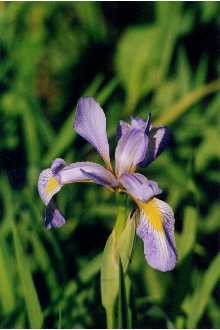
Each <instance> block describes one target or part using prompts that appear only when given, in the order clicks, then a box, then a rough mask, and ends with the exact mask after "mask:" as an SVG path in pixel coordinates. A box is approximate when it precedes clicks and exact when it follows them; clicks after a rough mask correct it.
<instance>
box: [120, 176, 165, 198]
mask: <svg viewBox="0 0 220 330" xmlns="http://www.w3.org/2000/svg"><path fill="white" fill-rule="evenodd" d="M120 183H121V184H122V185H123V187H124V188H125V189H126V191H127V193H128V194H129V195H131V196H132V197H133V198H134V199H135V200H136V199H138V200H140V201H143V202H146V201H148V200H149V199H150V198H152V197H154V196H156V195H159V194H161V193H162V190H161V189H160V188H159V187H158V184H157V183H156V182H155V181H152V180H148V179H147V178H146V177H145V176H144V175H142V174H140V173H133V174H130V173H124V174H122V176H121V177H120Z"/></svg>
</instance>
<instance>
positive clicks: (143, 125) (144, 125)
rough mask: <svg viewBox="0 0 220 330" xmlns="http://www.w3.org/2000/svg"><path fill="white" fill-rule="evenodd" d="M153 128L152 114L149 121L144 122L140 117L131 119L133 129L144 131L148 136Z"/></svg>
mask: <svg viewBox="0 0 220 330" xmlns="http://www.w3.org/2000/svg"><path fill="white" fill-rule="evenodd" d="M150 126H151V114H149V115H148V118H147V120H143V119H142V118H138V117H131V127H132V128H137V129H140V130H142V131H144V132H145V133H146V134H148V132H149V128H150Z"/></svg>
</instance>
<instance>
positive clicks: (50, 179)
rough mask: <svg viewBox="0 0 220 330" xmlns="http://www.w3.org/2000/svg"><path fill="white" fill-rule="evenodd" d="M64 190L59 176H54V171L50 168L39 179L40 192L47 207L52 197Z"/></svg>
mask: <svg viewBox="0 0 220 330" xmlns="http://www.w3.org/2000/svg"><path fill="white" fill-rule="evenodd" d="M61 188H62V185H61V184H60V182H59V179H58V177H57V176H55V175H54V174H53V171H52V170H51V169H50V168H48V169H46V170H43V171H42V172H41V173H40V176H39V179H38V192H39V195H40V197H41V199H42V200H43V202H44V203H45V205H47V204H48V203H49V202H50V200H51V199H52V197H53V196H54V195H55V194H56V193H57V192H58V191H59V190H60V189H61Z"/></svg>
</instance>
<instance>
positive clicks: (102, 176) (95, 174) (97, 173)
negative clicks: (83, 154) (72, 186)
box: [58, 162, 117, 187]
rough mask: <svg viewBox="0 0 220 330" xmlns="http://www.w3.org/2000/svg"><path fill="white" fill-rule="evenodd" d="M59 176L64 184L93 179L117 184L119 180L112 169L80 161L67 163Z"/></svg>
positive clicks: (112, 184) (96, 181) (108, 183)
mask: <svg viewBox="0 0 220 330" xmlns="http://www.w3.org/2000/svg"><path fill="white" fill-rule="evenodd" d="M58 177H59V181H60V183H61V184H62V185H64V184H68V183H74V182H83V181H91V182H94V183H97V184H101V185H103V186H109V187H115V186H117V180H116V178H115V177H114V175H113V174H112V173H111V172H110V171H108V170H106V169H105V168H104V167H103V166H101V165H99V164H96V163H92V162H78V163H73V164H70V165H67V166H65V167H64V168H63V169H62V170H61V171H60V172H59V174H58Z"/></svg>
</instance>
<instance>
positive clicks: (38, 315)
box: [12, 220, 43, 329]
mask: <svg viewBox="0 0 220 330" xmlns="http://www.w3.org/2000/svg"><path fill="white" fill-rule="evenodd" d="M12 233H13V240H14V247H15V254H16V260H17V267H18V274H19V277H20V282H21V285H22V290H23V295H24V300H25V305H26V309H27V314H28V320H29V324H30V327H31V328H32V329H36V328H38V329H39V328H41V327H42V325H43V313H42V310H41V306H40V302H39V299H38V295H37V291H36V288H35V286H34V282H33V279H32V274H31V271H30V268H29V264H28V261H27V258H26V256H25V253H24V250H23V247H22V244H21V241H20V237H19V235H18V232H17V228H16V226H15V224H14V222H13V220H12Z"/></svg>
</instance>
